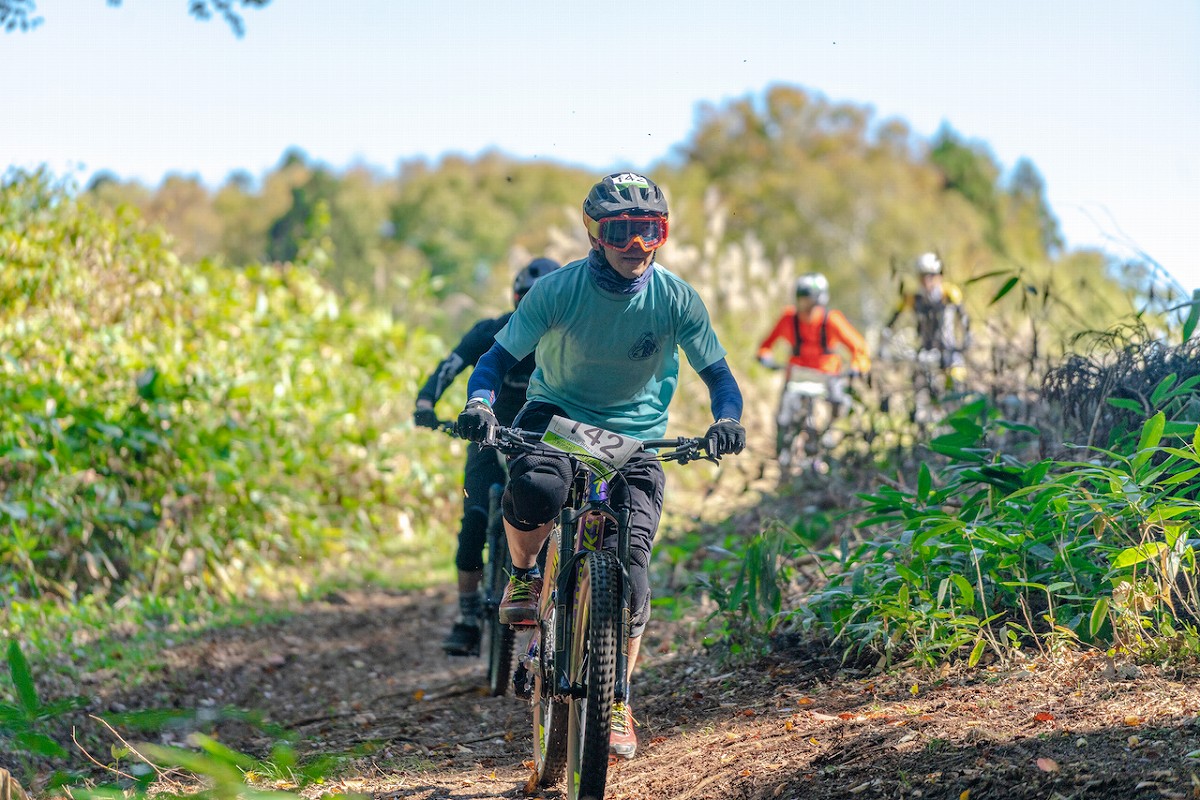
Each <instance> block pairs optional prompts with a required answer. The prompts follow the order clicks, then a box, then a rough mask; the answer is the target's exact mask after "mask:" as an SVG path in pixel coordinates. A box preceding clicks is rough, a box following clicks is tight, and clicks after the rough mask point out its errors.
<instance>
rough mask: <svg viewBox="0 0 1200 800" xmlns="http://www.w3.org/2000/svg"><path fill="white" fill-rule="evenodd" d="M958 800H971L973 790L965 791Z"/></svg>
mask: <svg viewBox="0 0 1200 800" xmlns="http://www.w3.org/2000/svg"><path fill="white" fill-rule="evenodd" d="M958 800H971V790H970V789H963V792H962V794H960V795H959V796H958Z"/></svg>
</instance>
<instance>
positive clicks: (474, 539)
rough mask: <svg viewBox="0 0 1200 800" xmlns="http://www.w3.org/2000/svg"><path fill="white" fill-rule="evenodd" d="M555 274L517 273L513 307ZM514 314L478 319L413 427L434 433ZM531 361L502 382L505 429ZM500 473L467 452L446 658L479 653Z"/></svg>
mask: <svg viewBox="0 0 1200 800" xmlns="http://www.w3.org/2000/svg"><path fill="white" fill-rule="evenodd" d="M556 269H558V263H557V262H555V261H552V260H551V259H549V258H536V259H534V260H533V261H531V262H529V264H528V265H527V266H526V267H525V268H524V269H522V270H521V271H520V272H519V273H517V276H516V278H515V279H514V281H513V307H514V308H515V307H516V306H517V305H519V304H520V302H521V298H523V297H524V296H525V294H526V293H527V292H528V291H529V290H530V289H531V288H533V284H534V283H536V282H537V281H538V280H539V279H540V278H542V277H544V276H546V275H549V274H550V273H551V272H553V271H554V270H556ZM511 316H512V312H511V311H510V312H508V313H507V314H501V315H500V316H499V317H495V318H492V319H482V320H480V321H479V322H477V323H475V325H474V326H473V327H472V328H471V330H469V331H467V334H466V335H465V336H463V338H462V341H460V342H459V343H458V345H457V346H456V347H455V348H454V350H453V351H452V352H451V353H450V355H448V356H446V358H444V359H443V360H442V362H441V363H440V364H438V366H437V369H435V370H434V371H433V374H432V375H430V376H429V380H427V381H426V382H425V385H424V386H423V387H422V388H421V391H420V392H418V393H417V409H416V411H415V412H414V413H413V422H414V423H415V424H417V425H419V426H421V427H425V428H436V427H437V424H438V417H437V413H436V412H435V411H434V410H433V407H434V405H435V404H436V403H437V401H438V399H439V398H440V397H441V396H442V394H443V393H444V392H445V391H446V390H447V389H448V388H450V384H451V383H453V382H454V379H455V378H456V377H457V376H458V374H459V373H461V372H462V371H463V370H464V369H466V368H467V367H473V366H475V362H476V361H478V360H479V357H480V356H481V355H483V354H484V353H486V352H487V351H488V350H490V349H491V347H492V345H493V344H495V343H496V333H497V332H498V331H499V330H500V329H501V328H503V327H504V326H505V325H507V324H508V318H509V317H511ZM533 368H534V360H533V355H532V354H530V355H529V356H528V357H526V358H524V359H522V360H521V362H520V363H518V364H517V365H516V366H515V367H513V368H512V369H511V370H509V371H508V373H507V374H506V375H505V376H504V383H503V385H502V386H501V388H500V391H499V392H498V393H497V396H496V405H495V406H494V409H495V412H496V417H497V419H499V420H500V421H501V422H502V423H503V424H505V425H508V424H511V423H512V421H513V419H514V418H515V417H516V416H517V412H518V411H520V410H521V406H523V405H524V404H525V390H526V388H527V387H528V385H529V375H530V373H532V372H533ZM504 480H505V475H504V468H503V467H502V466H501V464H500V461H499V460H498V458H497V457H496V454H495V453H494V452H490V451H489V452H483V451H481V450H480V448H479V445H477V444H475V443H474V442H472V443H471V444H469V445H468V446H467V464H466V467H465V469H464V471H463V515H462V524H461V526H460V528H459V531H458V554H457V555H456V556H455V559H454V563H455V566H456V567H457V568H458V610H459V617H458V621H457V622H455V623H454V627H453V628H451V629H450V633H449V634H448V635H447V636H446V639H445V641H443V642H442V649H443V650H445V651H446V653H447V654H448V655H459V656H461V655H474V654H476V653H478V652H479V623H480V619H479V618H480V615H481V614H482V612H483V599H482V598H481V597H480V596H479V582H480V580H481V579H482V578H483V547H484V544H485V542H486V540H487V516H488V492H489V490H490V489H491V487H492V485H493V484H500V485H501V486H503V485H504Z"/></svg>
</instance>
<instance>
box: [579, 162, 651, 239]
mask: <svg viewBox="0 0 1200 800" xmlns="http://www.w3.org/2000/svg"><path fill="white" fill-rule="evenodd" d="M622 214H653V215H656V216H660V217H665V216H667V198H666V197H665V196H664V195H663V192H662V189H660V188H658V184H656V183H655V182H654V181H652V180H650V179H649V178H647V177H646V176H644V175H639V174H637V173H636V172H614V173H613V174H612V175H606V176H604V177H603V178H601V179H600V180H599V181H598V182H597V183H596V185H595V186H593V187H592V189H591V191H590V192H588V195H587V197H586V198H584V201H583V216H584V223H585V224H587V223H588V222H589V221H590V222H591V223H592V224H590V225H587V227H588V232H589V233H592V227H593V225H594V224H595V223H597V222H599V221H600V220H602V219H607V218H608V217H618V216H620V215H622Z"/></svg>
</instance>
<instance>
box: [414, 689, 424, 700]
mask: <svg viewBox="0 0 1200 800" xmlns="http://www.w3.org/2000/svg"><path fill="white" fill-rule="evenodd" d="M424 699H425V690H424V689H417V690H416V691H415V692H413V700H416V701H417V702H418V703H419V702H421V701H422V700H424Z"/></svg>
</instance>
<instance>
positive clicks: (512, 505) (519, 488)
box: [503, 454, 573, 531]
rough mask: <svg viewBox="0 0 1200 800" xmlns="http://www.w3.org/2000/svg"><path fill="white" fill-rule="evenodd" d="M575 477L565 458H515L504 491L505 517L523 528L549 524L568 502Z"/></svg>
mask: <svg viewBox="0 0 1200 800" xmlns="http://www.w3.org/2000/svg"><path fill="white" fill-rule="evenodd" d="M572 478H573V473H572V471H571V466H570V462H569V461H568V460H567V459H565V458H557V457H553V456H540V455H537V454H529V455H524V456H520V457H518V458H515V459H513V461H512V463H511V464H510V465H509V477H508V488H506V489H505V490H504V501H503V502H504V519H506V520H507V521H508V522H509V524H510V525H512V526H513V527H515V528H516V529H517V530H522V531H531V530H533V529H534V528H536V527H538V526H539V525H544V524H546V523H547V522H549V521H550V520H552V519H554V518H555V517H556V516H558V512H559V510H560V509H561V508H562V506H563V503H565V502H566V500H567V490H568V489H570V487H571V480H572Z"/></svg>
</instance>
